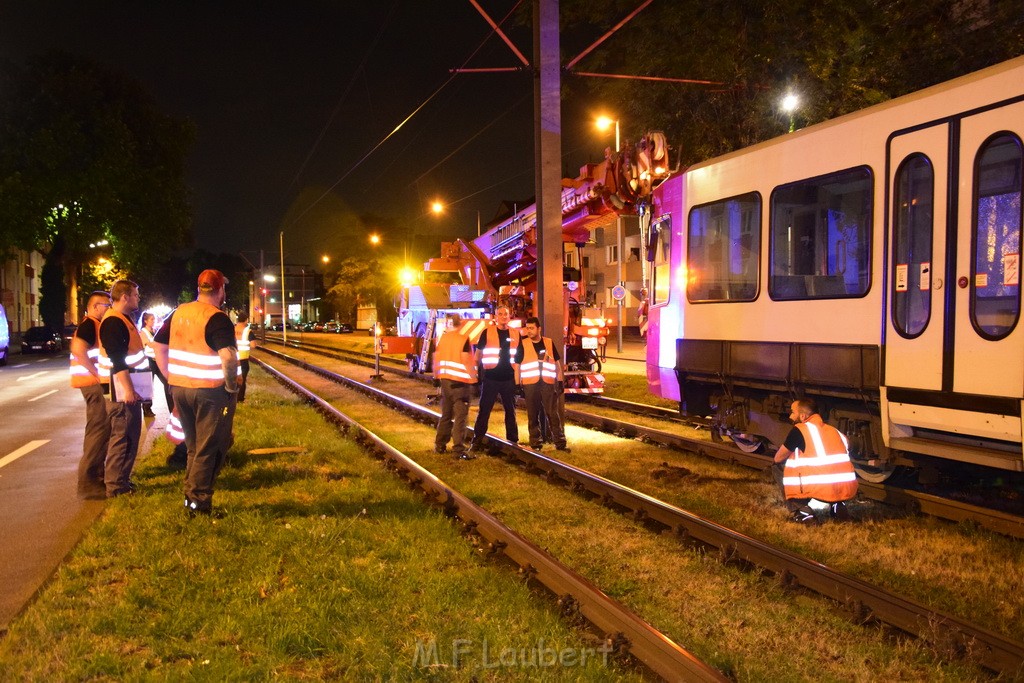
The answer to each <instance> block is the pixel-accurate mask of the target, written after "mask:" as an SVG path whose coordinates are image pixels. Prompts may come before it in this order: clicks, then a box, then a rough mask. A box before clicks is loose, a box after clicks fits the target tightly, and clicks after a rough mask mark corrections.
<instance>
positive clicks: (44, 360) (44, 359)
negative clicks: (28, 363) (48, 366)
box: [36, 358, 50, 363]
mask: <svg viewBox="0 0 1024 683" xmlns="http://www.w3.org/2000/svg"><path fill="white" fill-rule="evenodd" d="M48 360H50V359H49V358H40V359H39V360H37V361H36V362H37V363H45V362H46V361H48Z"/></svg>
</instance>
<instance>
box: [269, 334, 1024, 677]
mask: <svg viewBox="0 0 1024 683" xmlns="http://www.w3.org/2000/svg"><path fill="white" fill-rule="evenodd" d="M263 350H264V351H265V352H267V353H270V354H272V355H275V356H276V357H279V358H281V359H282V360H285V361H287V362H289V363H292V364H294V365H296V366H298V367H301V368H303V369H305V370H307V371H309V372H313V373H316V374H317V375H319V376H321V377H324V378H326V379H329V380H330V381H332V382H337V383H339V384H343V385H345V386H347V387H349V388H351V389H355V390H357V391H360V392H362V393H364V394H366V395H367V396H371V397H372V398H373V399H374V400H376V401H378V402H380V403H382V404H385V405H388V406H391V407H392V408H394V409H396V410H399V411H401V412H403V413H406V414H408V415H410V416H412V417H414V418H415V419H418V420H420V421H423V422H425V423H429V424H435V423H436V421H437V418H438V415H437V413H436V412H434V411H432V410H429V409H427V408H425V407H423V406H421V405H419V404H417V403H414V402H412V401H409V400H407V399H404V398H401V397H397V396H392V395H390V394H388V393H386V392H384V391H382V390H380V389H378V388H375V387H372V386H369V385H367V384H364V383H362V382H358V381H356V380H353V379H350V378H347V377H343V376H341V375H338V374H336V373H334V372H331V371H329V370H326V369H325V368H322V367H319V366H316V365H313V364H311V363H308V362H306V361H303V360H301V359H298V358H294V357H292V356H289V355H288V354H285V353H281V352H278V351H272V350H269V349H263ZM594 417H595V416H591V418H594ZM596 419H598V420H602V419H607V418H596ZM595 426H597V427H598V428H601V425H595ZM626 436H630V435H628V434H627V435H626ZM634 438H635V437H634ZM486 440H487V443H488V444H489V448H490V449H491V451H492V452H493V453H494V454H496V455H501V456H502V457H504V458H507V459H509V460H511V461H514V462H517V463H520V464H522V465H523V466H524V468H525V469H526V471H529V472H533V473H536V474H538V475H540V476H543V477H544V478H546V479H547V480H548V481H549V482H552V483H559V484H562V485H564V486H567V487H569V488H570V489H571V490H573V491H576V492H578V493H580V494H581V495H584V496H586V497H588V498H592V499H594V500H597V501H599V502H600V503H601V504H603V505H606V506H609V507H611V508H614V509H618V510H620V511H624V512H626V513H628V514H630V515H631V516H632V517H633V518H634V519H636V520H638V521H641V522H643V523H644V524H645V526H648V527H650V528H652V530H655V531H671V532H672V533H674V534H675V535H676V536H677V537H678V538H679V539H681V540H683V541H685V542H688V543H693V544H697V545H700V546H702V547H705V548H713V549H715V551H716V552H717V555H718V558H719V559H720V561H722V562H724V563H740V564H742V565H746V566H750V567H754V568H756V569H757V570H758V571H762V572H767V573H770V574H772V575H774V576H775V577H777V580H778V581H779V582H780V583H781V584H782V585H784V586H787V587H801V588H804V589H807V590H810V591H813V592H815V593H818V594H820V595H822V596H824V597H826V598H829V599H831V600H833V601H835V602H836V603H837V604H839V605H841V606H842V607H844V608H846V609H847V610H848V611H850V612H851V613H852V614H853V615H854V617H855V618H856V619H857V620H858V621H860V622H865V623H866V622H881V623H884V624H887V625H888V626H891V627H893V628H896V629H899V630H901V631H904V632H907V633H910V634H912V635H915V636H916V637H918V638H921V639H922V640H924V641H926V642H929V643H932V644H934V645H936V646H937V647H938V646H941V647H944V648H949V647H950V646H952V649H953V650H955V651H957V652H960V653H970V657H971V659H972V660H973V661H977V662H979V663H981V664H982V665H983V666H985V667H986V668H989V669H991V670H992V671H996V672H998V673H1001V674H1005V675H1009V676H1010V677H1011V678H1013V677H1015V676H1020V675H1024V644H1021V643H1019V642H1017V641H1014V640H1012V639H1010V638H1007V637H1005V636H1002V635H1001V634H998V633H995V632H993V631H991V630H988V629H986V628H983V627H980V626H977V625H975V624H972V623H970V622H968V621H966V620H964V619H960V618H958V617H956V616H954V615H951V614H947V613H943V612H940V611H936V610H932V609H930V608H928V607H927V606H925V605H923V604H921V603H918V602H916V601H914V600H911V599H908V598H904V597H901V596H898V595H895V594H893V593H890V592H888V591H885V590H883V589H880V588H878V587H876V586H873V585H871V584H869V583H866V582H864V581H861V580H859V579H857V578H855V577H852V576H849V575H846V574H843V573H841V572H838V571H836V570H833V569H831V568H829V567H828V566H826V565H823V564H821V563H818V562H814V561H811V560H808V559H807V558H805V557H803V556H800V555H798V554H795V553H792V552H790V551H787V550H784V549H781V548H778V547H775V546H772V545H770V544H768V543H765V542H762V541H759V540H757V539H754V538H751V537H748V536H746V535H744V534H742V533H739V532H736V531H733V530H731V529H728V528H726V527H724V526H721V525H719V524H716V523H714V522H712V521H710V520H707V519H704V518H702V517H699V516H697V515H694V514H692V513H689V512H687V511H685V510H681V509H679V508H677V507H675V506H673V505H671V504H668V503H666V502H664V501H660V500H658V499H656V498H653V497H651V496H648V495H646V494H644V493H641V492H639V491H636V490H633V489H631V488H629V487H626V486H622V485H620V484H618V483H616V482H614V481H610V480H608V479H606V478H603V477H600V476H598V475H596V474H593V473H590V472H587V471H585V470H582V469H580V468H578V467H575V466H573V465H570V464H568V463H565V462H563V461H560V460H557V459H555V458H552V457H549V456H546V455H543V454H541V453H537V452H534V451H532V450H529V449H525V448H521V447H519V446H517V445H515V444H511V443H509V442H506V441H504V440H501V439H498V438H496V437H493V436H490V435H488V436H487V437H486ZM703 445H704V446H708V447H713V448H719V447H724V446H722V445H720V444H703ZM732 451H733V454H734V455H739V456H741V457H743V458H751V457H761V458H763V456H753V455H752V454H745V453H742V452H740V451H738V450H736V449H732Z"/></svg>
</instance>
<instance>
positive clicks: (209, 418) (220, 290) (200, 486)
mask: <svg viewBox="0 0 1024 683" xmlns="http://www.w3.org/2000/svg"><path fill="white" fill-rule="evenodd" d="M227 283H228V279H227V278H226V277H224V274H223V273H221V272H220V271H219V270H204V271H203V272H202V273H200V274H199V279H198V283H197V284H198V295H197V297H196V300H195V301H193V302H191V303H187V304H182V305H181V306H178V308H177V309H175V311H174V312H173V313H171V315H170V317H168V319H167V321H166V322H165V323H164V326H163V327H161V328H160V331H159V332H157V333H156V337H155V338H154V339H153V351H154V353H155V354H156V362H157V365H159V366H160V369H161V370H162V371H163V372H164V375H165V376H166V377H167V381H168V383H169V384H170V385H171V393H172V394H173V397H174V406H175V407H176V408H177V409H178V415H179V416H180V418H181V427H182V431H183V432H184V433H185V444H186V446H187V448H188V464H187V465H186V468H185V486H184V489H185V491H184V492H185V510H186V511H187V512H188V513H189V514H190V515H196V514H203V515H209V514H211V512H212V509H213V486H214V483H215V482H216V480H217V475H218V474H220V470H221V468H222V467H223V466H224V463H225V462H226V460H227V452H228V448H230V446H231V442H232V435H231V429H232V425H233V422H234V418H235V406H236V396H237V394H238V386H239V384H238V383H239V380H240V379H241V372H240V369H239V365H238V352H237V350H236V342H235V327H234V325H233V324H232V323H231V318H229V317H228V316H227V314H225V313H224V312H223V311H221V310H220V307H221V306H222V305H223V303H224V298H225V287H226V286H227Z"/></svg>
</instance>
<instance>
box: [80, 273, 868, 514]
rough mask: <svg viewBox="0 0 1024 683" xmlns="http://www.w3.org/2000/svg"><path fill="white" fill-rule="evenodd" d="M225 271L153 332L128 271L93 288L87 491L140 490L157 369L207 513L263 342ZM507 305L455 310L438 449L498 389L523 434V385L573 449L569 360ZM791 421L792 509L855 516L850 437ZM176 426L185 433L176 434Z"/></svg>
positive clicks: (189, 489) (198, 507) (788, 490)
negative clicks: (472, 406)
mask: <svg viewBox="0 0 1024 683" xmlns="http://www.w3.org/2000/svg"><path fill="white" fill-rule="evenodd" d="M227 282H228V281H227V278H225V277H224V274H223V273H221V272H220V271H217V270H204V271H203V272H202V273H201V274H200V275H199V278H198V283H197V284H198V294H197V297H196V300H195V301H193V302H191V303H186V304H182V305H180V306H179V307H178V308H177V309H175V310H174V311H173V312H172V313H171V314H170V315H169V316H168V317H167V319H166V320H165V321H164V323H163V325H161V326H160V327H159V328H158V329H155V319H154V316H153V315H152V314H150V313H146V314H144V316H143V319H142V327H141V330H140V329H137V328H136V327H135V325H134V323H133V322H132V320H131V319H130V317H129V316H130V315H131V314H133V313H134V312H135V311H136V310H138V308H139V288H138V285H137V284H135V283H134V282H131V281H129V280H118V281H117V282H115V283H114V285H113V287H111V290H110V292H109V293H108V292H93V293H92V294H91V295H90V296H89V299H88V301H87V303H86V316H85V318H84V319H83V320H82V322H81V323H80V324H79V326H78V328H77V330H76V332H75V335H74V337H73V338H72V341H71V367H70V373H71V386H73V387H77V388H79V389H80V390H81V392H82V397H83V398H84V399H85V413H86V427H85V438H84V442H83V447H82V448H83V454H82V459H81V461H80V463H79V468H78V494H79V496H80V497H82V498H86V499H101V498H114V497H117V496H121V495H125V494H131V493H134V492H135V490H136V486H135V484H134V483H133V482H132V480H131V478H130V477H131V473H132V469H133V467H134V465H135V459H136V456H137V455H138V449H139V442H140V439H141V433H142V424H143V404H144V402H147V401H151V400H152V378H153V376H155V377H156V378H158V379H159V380H160V381H161V382H162V384H163V385H164V390H165V399H166V401H167V407H168V410H169V411H170V412H171V423H170V425H169V427H168V431H169V433H170V434H171V435H172V440H175V441H180V442H182V443H183V444H184V447H185V448H184V450H185V451H186V458H185V463H184V469H185V483H184V494H185V503H184V506H185V509H186V511H187V512H188V513H189V514H190V515H197V514H210V513H211V511H212V508H213V487H214V483H215V481H216V479H217V476H218V474H219V473H220V471H221V468H222V467H223V466H224V463H225V460H226V457H227V451H228V448H229V447H230V445H231V443H232V423H233V420H234V413H235V407H236V404H237V403H239V402H241V401H244V399H245V380H246V376H247V375H248V369H249V367H248V366H249V352H250V349H251V346H252V341H251V340H250V337H249V335H250V327H249V325H248V322H247V320H248V318H247V317H246V316H245V315H244V314H239V315H238V316H237V320H238V322H237V323H232V322H231V319H230V318H229V317H228V315H227V314H226V313H224V312H223V311H222V310H221V306H222V305H223V303H224V300H225V289H226V285H227ZM510 320H511V311H510V309H509V308H508V307H507V306H504V305H502V306H499V307H498V308H497V309H496V310H495V316H494V324H493V325H489V326H488V327H486V328H484V330H483V332H482V333H481V334H480V337H479V339H478V340H477V341H476V343H475V344H474V343H473V342H472V341H471V339H470V338H469V336H468V331H469V330H470V329H471V328H472V327H473V326H472V324H471V323H470V322H469V321H464V320H463V319H462V318H461V317H460V316H459V315H458V314H457V313H449V314H448V315H447V316H446V319H445V331H444V333H443V334H442V335H441V337H440V339H439V340H438V342H437V348H436V350H435V353H434V368H435V370H434V372H435V378H436V379H437V380H438V381H439V384H440V397H441V416H440V419H439V420H438V423H437V431H436V435H435V439H434V450H435V451H436V452H438V453H445V452H447V446H448V442H449V441H451V443H452V452H453V454H454V457H455V458H458V459H463V460H470V459H473V458H475V457H476V455H477V454H478V453H479V451H480V450H481V449H482V448H483V447H484V437H485V435H486V434H487V427H488V422H489V420H490V415H491V411H492V409H493V407H494V403H495V401H497V399H498V398H499V397H500V399H501V403H502V407H503V408H504V411H505V438H506V440H508V441H509V442H511V443H518V442H519V425H518V423H517V421H516V396H517V395H522V396H523V397H524V399H525V402H526V412H527V424H528V425H529V445H530V447H531V448H533V449H535V450H540V449H541V448H542V447H543V444H544V441H545V440H546V439H547V440H549V441H551V442H553V443H554V444H555V448H556V449H557V450H559V451H565V452H568V451H569V448H568V446H567V445H566V439H565V430H564V426H563V410H564V409H563V403H562V401H563V400H564V399H563V393H564V369H563V367H562V362H561V357H560V356H559V353H558V349H556V348H555V347H554V344H553V343H552V340H551V338H550V337H545V336H543V335H542V334H541V332H542V330H541V324H540V320H539V319H538V318H536V317H529V318H527V319H526V323H525V325H524V326H523V331H524V332H525V334H522V333H521V332H520V331H519V330H518V329H516V328H513V327H511V326H510V325H509V323H510ZM478 381H479V384H480V405H479V412H478V414H477V418H476V423H475V424H474V427H473V437H472V441H471V442H470V443H468V444H467V442H468V441H469V437H468V434H467V430H466V426H467V420H468V415H469V403H470V400H471V399H472V396H473V387H474V385H476V384H477V383H478ZM791 410H792V412H791V414H790V421H792V422H793V423H794V425H795V426H794V427H793V429H792V430H791V431H790V433H789V435H788V436H787V438H786V441H785V443H784V445H782V446H781V447H780V448H779V449H778V452H777V453H776V454H775V457H774V468H773V469H774V473H775V477H776V481H777V482H778V483H779V485H780V487H781V491H782V495H783V497H784V499H785V500H786V506H787V508H788V509H789V511H790V513H791V514H792V519H793V520H794V521H795V522H797V523H800V524H817V523H818V519H817V517H816V515H815V513H814V510H813V509H812V508H811V507H810V502H811V501H812V500H819V501H823V502H824V503H826V504H827V505H828V511H829V515H830V516H831V517H832V518H833V519H835V520H839V521H842V520H847V519H849V513H848V511H847V509H846V505H845V501H847V500H850V499H852V498H853V497H854V496H855V495H856V493H857V479H856V474H855V472H854V470H853V466H852V464H851V461H850V457H849V447H848V444H847V441H846V438H845V437H844V436H843V434H842V433H841V432H839V430H837V429H835V428H834V427H832V426H830V425H828V424H826V423H825V422H824V421H823V420H822V418H821V416H820V415H819V414H818V408H817V406H816V405H815V403H814V402H813V401H812V400H808V399H801V400H797V401H794V402H793V404H792V406H791ZM174 434H177V435H178V436H177V438H176V437H175V436H174Z"/></svg>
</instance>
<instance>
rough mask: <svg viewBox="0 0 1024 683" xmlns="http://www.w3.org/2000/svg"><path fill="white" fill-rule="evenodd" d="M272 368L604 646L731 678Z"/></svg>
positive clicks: (661, 670) (692, 674) (693, 673)
mask: <svg viewBox="0 0 1024 683" xmlns="http://www.w3.org/2000/svg"><path fill="white" fill-rule="evenodd" d="M253 360H254V362H256V363H257V364H259V365H260V366H261V367H262V368H263V369H264V370H265V371H266V372H267V373H269V374H270V375H271V376H272V377H274V378H275V379H276V380H278V381H279V382H281V383H282V384H284V385H285V386H286V387H288V388H289V389H290V390H292V391H293V392H294V393H296V394H298V395H299V396H301V397H303V398H304V399H305V400H306V401H308V402H310V403H311V404H313V405H314V406H316V408H317V409H318V410H319V411H320V412H321V413H322V414H323V415H325V416H326V417H327V418H328V419H330V420H331V421H332V422H334V423H335V424H337V425H339V426H340V427H341V428H342V429H344V430H345V431H347V432H349V433H350V434H353V433H354V438H355V439H356V440H357V441H358V442H360V443H362V444H363V445H364V446H365V447H366V448H367V449H369V450H371V451H372V452H373V453H375V454H376V455H377V456H378V457H380V458H381V459H383V460H384V461H385V463H386V464H387V466H388V467H389V468H390V469H392V470H393V471H395V472H396V473H397V474H398V475H399V476H401V477H402V478H403V479H405V480H406V481H407V482H408V483H409V484H410V486H412V487H414V488H418V489H420V490H421V491H422V493H423V495H424V497H425V498H426V500H427V502H428V503H429V504H432V505H436V506H439V507H441V508H443V510H444V511H445V513H446V514H447V515H448V516H449V517H452V518H455V519H458V520H459V521H460V522H461V523H462V524H463V525H464V526H465V527H466V528H467V529H468V530H471V531H472V533H473V534H475V535H477V536H478V537H480V538H481V539H483V541H484V542H485V546H484V550H485V553H486V554H487V555H498V554H500V555H502V556H504V557H505V558H507V559H509V560H510V561H512V562H513V563H514V564H515V565H516V566H517V567H518V568H519V573H520V575H522V576H523V577H525V578H528V579H530V580H533V581H537V582H539V583H540V584H541V585H543V586H544V587H545V588H547V589H548V590H549V591H551V593H552V594H554V595H556V596H558V601H559V605H560V606H561V608H562V609H563V611H565V612H566V613H567V614H578V615H580V616H582V617H584V618H585V619H586V620H587V621H589V622H590V623H591V624H593V625H594V626H595V627H597V628H598V629H599V630H600V631H601V632H602V633H604V634H605V646H606V647H608V648H610V649H613V650H614V651H616V652H621V653H625V654H629V655H630V656H632V657H634V658H636V659H637V660H638V661H639V662H641V663H642V664H643V665H644V666H646V667H647V668H649V669H650V670H651V671H653V672H655V673H656V674H658V675H659V676H661V677H662V678H664V679H665V680H686V681H691V680H692V681H727V680H728V679H727V678H726V677H725V676H723V675H722V673H721V672H720V671H718V670H717V669H715V668H713V667H711V666H709V665H708V664H706V663H704V662H703V661H701V660H700V659H698V658H697V657H696V656H694V655H693V654H692V653H690V652H689V651H687V650H686V649H684V648H682V647H681V646H679V645H678V644H676V643H674V642H673V641H672V640H671V639H670V638H668V637H667V636H665V635H664V634H663V633H661V632H660V631H658V630H657V629H655V628H654V627H652V626H651V625H650V624H648V623H647V622H645V621H644V620H643V619H641V618H640V617H638V616H637V615H636V614H635V613H633V612H632V611H631V610H629V609H627V608H626V607H625V606H623V605H622V604H621V603H619V602H618V601H616V600H614V599H613V598H610V597H608V596H607V595H605V594H604V593H603V592H602V591H601V590H600V589H598V588H597V586H595V585H594V584H592V583H591V582H589V581H587V580H586V579H585V578H584V577H582V576H581V575H579V574H578V573H577V572H575V571H573V570H572V569H571V568H569V567H568V566H566V565H565V564H563V563H561V562H559V561H558V560H557V559H556V558H555V557H554V556H552V555H551V554H550V553H548V552H546V551H545V550H543V549H541V548H540V547H539V546H537V545H536V544H534V543H532V542H531V541H529V540H528V539H526V538H524V537H523V536H521V535H519V534H518V533H516V532H515V531H514V530H512V529H511V528H509V527H508V526H506V525H505V524H504V523H502V522H501V520H499V519H498V518H497V517H496V516H494V515H493V514H491V513H489V512H488V511H487V510H486V509H484V508H483V507H481V506H480V505H477V504H476V503H474V502H473V501H472V500H470V499H469V498H468V497H467V496H465V495H463V494H462V493H460V492H459V491H457V490H455V489H454V488H453V487H451V486H449V485H448V484H446V483H445V482H444V481H442V480H441V479H440V478H438V477H437V476H435V475H434V474H433V473H432V472H430V471H428V470H427V469H425V468H424V467H422V466H421V465H420V464H419V463H417V462H416V461H415V460H413V459H412V458H410V457H409V456H408V455H406V454H405V453H402V452H401V451H399V450H398V449H396V448H394V447H393V446H391V445H390V444H389V443H387V442H386V441H384V440H383V439H381V438H380V437H379V436H377V435H376V434H374V433H373V432H372V431H371V430H369V429H368V428H367V427H365V426H364V425H362V424H360V423H359V422H357V421H355V420H353V419H352V418H350V417H349V416H347V415H345V414H344V413H342V412H341V411H339V410H337V409H336V408H334V407H333V406H332V405H330V404H329V403H328V402H327V401H325V400H323V399H322V398H320V397H319V396H317V395H316V394H315V393H313V392H312V391H310V390H309V389H307V388H305V387H303V386H302V385H301V384H300V383H298V382H296V381H295V380H293V379H291V378H289V377H288V376H287V375H285V374H284V373H282V372H280V371H279V370H277V369H275V368H273V367H272V366H270V365H268V364H267V363H265V362H263V361H261V360H260V359H258V358H254V359H253Z"/></svg>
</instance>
